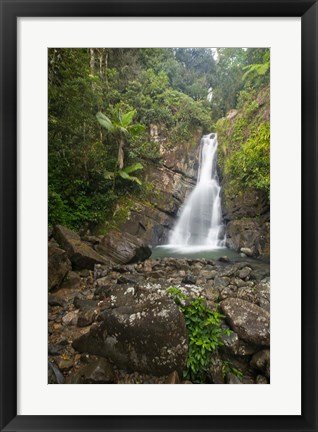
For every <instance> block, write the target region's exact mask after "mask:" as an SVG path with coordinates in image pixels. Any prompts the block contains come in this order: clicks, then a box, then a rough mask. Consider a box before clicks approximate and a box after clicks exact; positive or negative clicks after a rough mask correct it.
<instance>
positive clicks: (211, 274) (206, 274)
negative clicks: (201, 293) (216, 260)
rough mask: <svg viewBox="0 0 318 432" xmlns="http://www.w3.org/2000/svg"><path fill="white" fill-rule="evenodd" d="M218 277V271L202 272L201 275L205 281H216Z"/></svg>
mask: <svg viewBox="0 0 318 432" xmlns="http://www.w3.org/2000/svg"><path fill="white" fill-rule="evenodd" d="M216 275H217V271H216V270H202V271H201V273H200V276H201V277H204V278H205V279H214V278H215V276H216Z"/></svg>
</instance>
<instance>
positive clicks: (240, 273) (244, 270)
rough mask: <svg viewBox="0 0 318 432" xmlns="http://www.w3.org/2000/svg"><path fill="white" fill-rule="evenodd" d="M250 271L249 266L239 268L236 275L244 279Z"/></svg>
mask: <svg viewBox="0 0 318 432" xmlns="http://www.w3.org/2000/svg"><path fill="white" fill-rule="evenodd" d="M251 272H252V269H251V268H250V267H244V268H242V269H241V270H239V271H238V274H237V275H238V277H239V278H240V279H246V278H247V277H248V276H249V275H250V274H251Z"/></svg>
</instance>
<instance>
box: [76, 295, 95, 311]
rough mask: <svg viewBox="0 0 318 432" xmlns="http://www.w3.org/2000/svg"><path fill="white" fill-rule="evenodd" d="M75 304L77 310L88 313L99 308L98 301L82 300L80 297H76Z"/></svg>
mask: <svg viewBox="0 0 318 432" xmlns="http://www.w3.org/2000/svg"><path fill="white" fill-rule="evenodd" d="M73 304H74V306H75V308H76V309H79V310H80V311H84V312H86V311H88V310H91V309H94V308H96V307H97V304H98V301H97V300H86V299H83V298H80V297H78V296H76V297H74V301H73Z"/></svg>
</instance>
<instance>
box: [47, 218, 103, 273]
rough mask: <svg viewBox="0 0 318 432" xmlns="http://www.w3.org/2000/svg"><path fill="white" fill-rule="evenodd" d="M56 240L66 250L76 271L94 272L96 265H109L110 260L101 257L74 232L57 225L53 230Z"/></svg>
mask: <svg viewBox="0 0 318 432" xmlns="http://www.w3.org/2000/svg"><path fill="white" fill-rule="evenodd" d="M53 235H54V238H55V240H56V241H57V242H58V243H59V244H60V246H61V247H62V248H63V249H64V250H66V252H67V255H68V257H69V259H70V260H71V262H72V264H73V267H74V269H76V270H81V269H90V270H94V265H95V264H107V262H108V260H107V259H106V258H104V257H102V256H101V255H99V254H98V253H97V252H96V251H95V250H94V249H93V248H91V247H90V246H88V245H87V244H86V243H84V242H82V240H81V238H80V236H79V235H78V234H76V233H75V232H74V231H72V230H70V229H68V228H66V227H63V226H62V225H56V226H55V227H54V230H53Z"/></svg>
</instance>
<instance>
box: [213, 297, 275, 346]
mask: <svg viewBox="0 0 318 432" xmlns="http://www.w3.org/2000/svg"><path fill="white" fill-rule="evenodd" d="M220 307H221V309H222V312H223V313H224V315H225V316H226V319H227V321H228V323H229V325H230V327H231V328H232V329H233V330H234V331H235V332H236V333H237V334H238V336H239V337H240V338H241V339H243V340H244V341H246V342H248V343H251V344H255V345H263V346H264V345H265V346H269V342H270V331H269V322H270V320H269V313H268V312H267V311H265V310H264V309H262V308H260V307H259V306H256V305H254V304H252V303H249V302H246V301H245V300H241V299H237V298H228V299H226V300H223V301H222V302H221V303H220Z"/></svg>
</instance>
